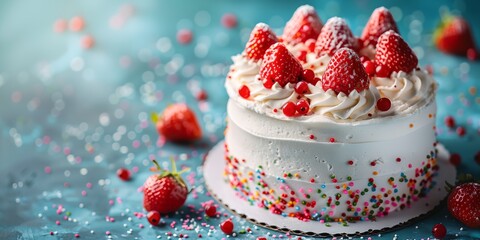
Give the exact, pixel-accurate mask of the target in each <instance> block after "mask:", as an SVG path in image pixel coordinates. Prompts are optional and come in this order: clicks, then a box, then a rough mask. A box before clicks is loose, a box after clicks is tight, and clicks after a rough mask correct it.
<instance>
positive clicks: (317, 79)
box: [310, 77, 321, 86]
mask: <svg viewBox="0 0 480 240" xmlns="http://www.w3.org/2000/svg"><path fill="white" fill-rule="evenodd" d="M320 80H321V79H320V78H318V77H316V78H314V79H313V81H312V82H310V84H312V85H313V86H315V85H317V83H318V82H319V81H320Z"/></svg>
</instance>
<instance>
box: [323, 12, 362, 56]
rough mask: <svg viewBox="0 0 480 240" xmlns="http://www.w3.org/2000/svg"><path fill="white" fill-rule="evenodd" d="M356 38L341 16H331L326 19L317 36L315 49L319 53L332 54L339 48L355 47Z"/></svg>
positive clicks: (354, 48)
mask: <svg viewBox="0 0 480 240" xmlns="http://www.w3.org/2000/svg"><path fill="white" fill-rule="evenodd" d="M357 45H358V44H357V39H356V38H355V37H354V36H353V33H352V31H351V30H350V28H349V27H348V25H347V22H345V20H344V19H343V18H339V17H333V18H330V19H328V21H327V23H325V26H323V28H322V31H321V32H320V35H319V36H318V39H317V43H316V46H315V51H317V53H318V54H319V55H322V54H328V55H329V56H333V54H334V53H335V51H337V50H338V49H340V48H344V47H346V48H350V49H353V50H356V49H357Z"/></svg>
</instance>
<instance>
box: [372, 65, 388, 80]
mask: <svg viewBox="0 0 480 240" xmlns="http://www.w3.org/2000/svg"><path fill="white" fill-rule="evenodd" d="M375 71H376V72H377V77H381V78H389V77H390V74H392V70H390V68H388V67H387V66H378V65H377V67H376V69H375Z"/></svg>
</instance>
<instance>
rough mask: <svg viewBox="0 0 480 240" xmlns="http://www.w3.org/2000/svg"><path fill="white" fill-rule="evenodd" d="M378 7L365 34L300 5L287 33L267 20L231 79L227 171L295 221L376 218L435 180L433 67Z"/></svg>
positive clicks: (236, 184)
mask: <svg viewBox="0 0 480 240" xmlns="http://www.w3.org/2000/svg"><path fill="white" fill-rule="evenodd" d="M417 65H418V60H417V57H416V56H415V54H414V53H413V51H412V50H411V49H410V47H409V46H408V44H407V43H405V42H404V40H403V39H402V38H401V36H400V35H399V34H398V30H397V27H396V24H395V22H394V20H393V18H392V16H391V14H390V13H389V12H388V10H386V9H385V8H378V9H376V10H375V11H374V12H373V13H372V16H371V17H370V20H369V22H368V23H367V25H366V27H365V30H364V32H363V34H362V36H361V37H360V38H356V37H355V36H354V35H353V34H352V32H351V31H350V29H349V26H348V25H347V23H346V21H345V20H343V19H341V18H338V17H334V18H331V19H329V20H328V21H327V22H325V25H323V24H322V22H321V20H320V18H319V17H318V15H317V13H316V12H315V10H314V9H313V7H311V6H307V5H305V6H301V7H300V8H298V9H297V11H296V12H295V13H294V15H293V17H292V19H291V20H290V21H289V22H288V23H287V25H286V26H285V29H284V33H283V34H282V35H281V36H278V37H277V36H276V34H275V33H274V32H273V31H272V30H271V29H270V28H269V27H268V26H267V25H266V24H263V23H260V24H257V26H256V27H255V28H254V29H253V31H252V33H251V35H250V40H249V42H248V43H247V46H246V48H245V50H244V52H242V53H241V54H239V55H236V56H233V65H232V66H231V68H230V72H229V74H228V76H227V79H226V82H225V86H226V89H227V92H228V95H229V97H230V100H229V102H228V109H227V111H228V126H227V129H226V131H225V149H226V156H225V160H226V162H227V165H226V168H225V178H226V179H227V180H228V181H229V183H230V186H231V187H232V188H233V189H234V190H235V192H236V194H237V197H238V199H239V200H240V199H241V200H242V201H248V202H249V203H250V204H252V205H255V206H258V208H260V209H267V210H269V211H270V212H271V213H267V214H278V215H283V216H285V217H294V218H298V219H300V220H304V221H307V220H311V221H320V222H332V221H335V222H339V221H340V222H343V221H345V222H346V221H362V220H373V219H377V218H378V217H382V216H385V215H387V214H388V213H390V212H392V211H401V210H402V209H403V208H406V207H408V206H409V205H410V204H412V203H413V202H414V201H416V200H417V199H419V198H422V197H425V196H427V195H428V193H429V190H430V189H431V188H432V187H433V185H434V184H435V181H434V180H435V176H436V174H437V170H438V166H437V165H436V150H435V145H436V138H435V115H436V104H435V90H436V84H435V81H434V80H433V79H432V77H431V75H430V74H428V73H427V72H426V71H424V70H422V69H420V68H419V67H418V66H417Z"/></svg>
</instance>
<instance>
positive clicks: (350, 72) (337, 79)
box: [322, 48, 370, 95]
mask: <svg viewBox="0 0 480 240" xmlns="http://www.w3.org/2000/svg"><path fill="white" fill-rule="evenodd" d="M369 85H370V79H369V78H368V75H367V73H366V72H365V67H363V64H362V62H361V61H360V58H359V57H358V55H357V54H356V53H355V52H354V51H353V50H352V49H349V48H341V49H339V50H337V51H336V52H335V54H334V55H333V57H332V59H331V60H330V62H329V63H328V65H327V70H326V71H325V74H323V76H322V87H323V90H324V91H327V90H328V89H332V90H333V91H335V92H336V93H337V94H338V93H340V92H343V93H345V94H346V95H349V94H350V92H352V91H353V90H356V91H357V92H361V91H363V90H365V89H367V88H368V86H369Z"/></svg>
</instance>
